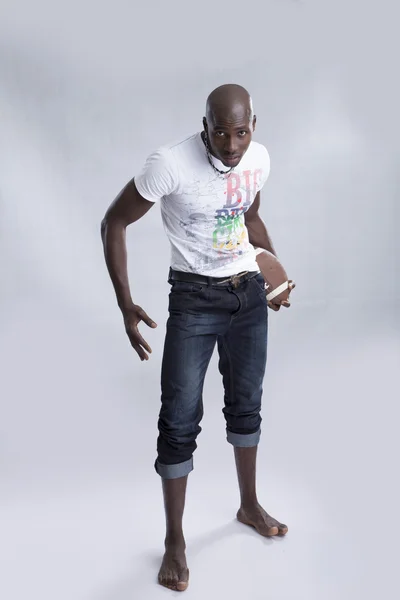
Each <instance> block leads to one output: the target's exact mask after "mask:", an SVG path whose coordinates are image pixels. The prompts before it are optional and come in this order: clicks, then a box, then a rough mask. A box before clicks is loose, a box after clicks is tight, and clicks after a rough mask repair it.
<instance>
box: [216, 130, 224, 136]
mask: <svg viewBox="0 0 400 600" xmlns="http://www.w3.org/2000/svg"><path fill="white" fill-rule="evenodd" d="M215 135H216V136H217V137H222V136H223V135H224V132H223V131H216V132H215Z"/></svg>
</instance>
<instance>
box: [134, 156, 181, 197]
mask: <svg viewBox="0 0 400 600" xmlns="http://www.w3.org/2000/svg"><path fill="white" fill-rule="evenodd" d="M134 180H135V185H136V189H137V191H138V192H139V194H140V195H141V196H142V197H143V198H144V199H145V200H149V201H150V202H158V201H159V200H160V199H161V198H162V197H163V196H168V195H169V194H172V193H173V192H174V191H176V189H177V187H178V170H177V166H176V163H175V159H174V157H173V156H172V154H171V151H170V150H169V149H168V148H167V149H165V148H159V149H158V150H156V151H154V152H152V153H151V154H150V155H149V156H148V157H147V159H146V162H145V164H144V165H143V167H142V169H141V171H140V172H139V173H138V174H137V175H135V177H134Z"/></svg>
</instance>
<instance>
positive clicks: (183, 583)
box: [176, 569, 189, 592]
mask: <svg viewBox="0 0 400 600" xmlns="http://www.w3.org/2000/svg"><path fill="white" fill-rule="evenodd" d="M188 585H189V569H185V570H184V571H182V573H180V577H179V581H177V583H176V589H177V591H178V592H184V591H185V590H186V588H187V587H188Z"/></svg>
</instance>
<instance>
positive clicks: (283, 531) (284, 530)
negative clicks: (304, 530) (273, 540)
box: [279, 523, 289, 535]
mask: <svg viewBox="0 0 400 600" xmlns="http://www.w3.org/2000/svg"><path fill="white" fill-rule="evenodd" d="M288 531H289V529H288V526H287V525H284V524H283V523H279V535H286V534H287V532H288Z"/></svg>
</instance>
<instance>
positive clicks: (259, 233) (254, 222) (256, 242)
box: [244, 192, 276, 256]
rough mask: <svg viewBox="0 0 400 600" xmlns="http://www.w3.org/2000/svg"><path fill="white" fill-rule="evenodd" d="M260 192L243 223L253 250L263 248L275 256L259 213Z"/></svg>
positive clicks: (246, 213)
mask: <svg viewBox="0 0 400 600" xmlns="http://www.w3.org/2000/svg"><path fill="white" fill-rule="evenodd" d="M259 208H260V192H258V193H257V195H256V197H255V198H254V202H253V204H252V205H251V206H250V208H249V209H248V211H246V212H245V214H244V222H245V225H246V227H247V231H248V233H249V242H250V244H252V245H253V246H254V247H255V248H263V249H264V250H268V251H269V252H271V253H272V254H273V255H274V256H276V252H275V249H274V247H273V245H272V240H271V238H270V237H269V234H268V231H267V228H266V226H265V223H264V221H263V220H262V218H261V216H260V213H259V212H258V211H259Z"/></svg>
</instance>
